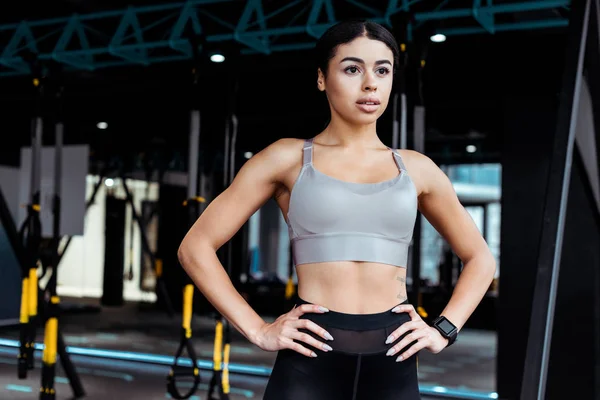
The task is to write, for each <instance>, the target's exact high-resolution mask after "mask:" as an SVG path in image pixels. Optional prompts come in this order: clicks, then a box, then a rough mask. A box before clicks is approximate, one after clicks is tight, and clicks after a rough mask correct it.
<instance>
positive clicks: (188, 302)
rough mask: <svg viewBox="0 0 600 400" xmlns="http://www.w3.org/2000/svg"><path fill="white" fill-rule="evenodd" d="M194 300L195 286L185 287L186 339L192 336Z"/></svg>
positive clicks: (184, 317)
mask: <svg viewBox="0 0 600 400" xmlns="http://www.w3.org/2000/svg"><path fill="white" fill-rule="evenodd" d="M193 300H194V285H185V287H184V288H183V323H182V326H183V329H185V337H187V338H188V339H189V338H190V337H191V336H192V325H191V324H192V301H193Z"/></svg>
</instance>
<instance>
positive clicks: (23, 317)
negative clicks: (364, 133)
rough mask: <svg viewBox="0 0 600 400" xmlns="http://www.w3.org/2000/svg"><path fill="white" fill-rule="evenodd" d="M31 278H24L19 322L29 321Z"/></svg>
mask: <svg viewBox="0 0 600 400" xmlns="http://www.w3.org/2000/svg"><path fill="white" fill-rule="evenodd" d="M28 299H29V278H23V288H22V289H21V314H20V318H19V322H21V323H22V324H26V323H27V322H29V304H27V303H28V301H27V300H28Z"/></svg>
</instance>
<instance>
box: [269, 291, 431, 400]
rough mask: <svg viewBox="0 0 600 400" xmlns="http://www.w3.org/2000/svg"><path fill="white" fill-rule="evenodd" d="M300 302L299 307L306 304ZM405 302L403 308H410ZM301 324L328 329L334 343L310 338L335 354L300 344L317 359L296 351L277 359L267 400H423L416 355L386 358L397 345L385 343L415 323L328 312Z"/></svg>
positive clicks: (390, 316)
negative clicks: (312, 324)
mask: <svg viewBox="0 0 600 400" xmlns="http://www.w3.org/2000/svg"><path fill="white" fill-rule="evenodd" d="M307 303H308V302H306V301H304V300H302V299H300V300H299V301H298V302H297V303H296V304H297V305H300V304H307ZM407 303H408V302H407V301H406V302H404V303H403V304H407ZM301 318H307V319H310V320H312V321H314V322H315V323H316V324H317V325H319V326H320V327H322V328H324V329H326V330H327V331H328V332H329V333H330V334H331V336H333V339H334V340H333V341H328V340H325V339H323V338H321V337H319V336H317V335H316V334H314V333H312V332H310V331H308V330H305V329H300V331H302V332H305V333H308V334H309V335H311V336H313V337H314V338H316V339H317V340H319V341H321V342H322V343H327V344H329V345H330V346H331V347H332V348H333V351H329V352H325V351H323V350H321V349H315V348H314V347H312V346H311V345H309V344H307V343H305V342H300V341H297V342H298V343H301V344H302V345H303V346H304V347H306V348H308V349H311V350H313V351H314V352H315V353H317V357H316V358H312V357H307V356H305V355H302V354H300V353H298V352H296V351H294V350H289V349H284V350H280V351H279V352H278V353H277V358H276V360H275V365H274V366H273V372H272V373H271V377H270V378H269V382H268V383H267V387H266V389H265V395H264V397H263V400H372V399H377V400H392V399H393V400H420V399H421V397H420V395H419V384H418V379H417V363H416V357H417V355H416V354H415V355H413V356H411V357H410V358H408V359H407V360H404V361H399V362H396V358H398V356H399V355H400V354H402V353H403V352H404V351H406V349H408V347H410V346H411V345H412V344H413V343H414V342H413V343H411V344H409V345H408V346H407V347H405V348H404V349H402V350H401V351H400V352H399V353H396V354H395V355H393V356H386V355H385V353H386V352H387V351H388V349H389V348H390V347H392V346H393V345H394V344H396V343H397V342H398V341H399V340H401V338H399V339H397V340H396V341H394V343H390V344H385V340H386V338H387V337H388V336H389V334H390V333H392V332H393V331H394V330H395V329H397V328H398V327H399V326H400V325H402V324H403V323H405V322H408V321H410V317H409V316H408V314H406V313H402V314H396V313H393V312H391V311H389V310H388V311H384V312H381V313H376V314H345V313H339V312H335V311H329V312H326V313H323V314H319V313H306V314H303V315H302V317H301Z"/></svg>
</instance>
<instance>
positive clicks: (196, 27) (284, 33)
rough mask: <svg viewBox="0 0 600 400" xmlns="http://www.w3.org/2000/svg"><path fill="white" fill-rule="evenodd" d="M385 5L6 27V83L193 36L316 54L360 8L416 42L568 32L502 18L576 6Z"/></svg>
mask: <svg viewBox="0 0 600 400" xmlns="http://www.w3.org/2000/svg"><path fill="white" fill-rule="evenodd" d="M284 3H285V4H284ZM386 3H387V4H386V5H385V7H384V8H375V7H374V6H372V5H370V4H368V3H367V1H366V0H339V1H333V0H295V1H288V2H266V1H263V0H245V1H242V2H240V1H239V0H237V1H236V0H189V1H186V2H179V3H176V2H171V3H165V4H161V5H152V6H143V7H129V8H126V9H123V10H115V11H106V12H98V13H91V14H82V15H78V14H74V15H71V16H68V17H64V18H53V19H46V20H37V21H21V22H18V23H14V24H4V25H0V46H1V47H0V77H7V76H15V75H27V74H30V73H31V68H30V64H29V63H28V62H26V61H25V60H26V59H27V57H24V55H25V54H30V55H31V54H33V55H35V56H36V57H35V58H36V59H38V60H40V61H47V60H53V61H56V62H58V63H61V64H62V65H64V66H65V69H76V70H89V71H94V70H98V69H101V68H107V67H113V66H122V65H145V66H146V65H150V64H153V63H161V62H172V61H178V60H185V59H191V58H192V57H193V54H194V52H193V49H192V46H191V45H190V41H189V40H188V39H187V38H188V37H189V36H190V35H193V36H194V35H195V36H197V37H201V38H202V39H203V41H204V42H205V43H207V44H210V45H212V46H218V45H219V44H222V45H225V44H226V43H227V42H229V43H235V44H237V45H241V46H242V53H246V54H248V53H261V54H271V53H273V52H281V51H297V50H304V49H309V48H312V47H313V46H314V43H315V41H316V39H317V38H319V37H320V35H322V33H323V32H324V31H325V30H326V29H327V28H328V27H330V26H331V25H332V24H334V23H336V22H337V21H338V19H337V18H339V17H338V14H341V13H340V10H339V8H340V7H344V8H345V9H348V8H354V10H355V11H356V12H360V13H361V14H362V15H363V16H364V17H365V18H369V19H371V20H373V21H376V22H379V23H381V24H384V25H385V26H387V27H389V28H391V27H392V21H393V20H394V19H393V17H394V16H395V15H396V14H398V13H406V14H407V15H410V22H409V24H408V26H407V31H408V32H407V39H408V41H410V40H411V38H412V35H413V34H414V33H417V32H419V29H422V27H423V25H424V23H425V22H428V21H451V22H453V23H452V24H442V25H440V27H439V29H438V31H437V33H443V34H445V35H446V36H456V35H477V34H488V35H489V34H497V33H500V32H507V31H522V30H533V29H547V28H561V27H565V26H567V25H568V20H567V19H566V18H564V17H561V16H560V14H558V13H556V14H552V13H548V17H547V18H543V19H535V20H520V21H519V22H502V18H501V17H502V15H503V14H515V13H527V12H530V11H540V10H553V9H560V8H564V9H567V10H568V8H569V6H570V0H524V1H511V2H502V3H499V4H495V3H494V2H493V1H492V0H473V2H472V6H471V7H469V8H451V6H452V5H453V4H452V3H453V2H452V0H445V1H442V2H439V3H438V5H437V7H435V8H433V9H431V10H427V11H419V12H416V11H415V10H414V8H415V6H418V5H420V6H422V5H423V3H424V2H423V1H422V0H388V1H387V2H386ZM419 3H421V4H419ZM274 4H277V6H275V5H274ZM420 10H422V7H421V8H420ZM448 25H449V26H448ZM442 26H447V27H446V28H442Z"/></svg>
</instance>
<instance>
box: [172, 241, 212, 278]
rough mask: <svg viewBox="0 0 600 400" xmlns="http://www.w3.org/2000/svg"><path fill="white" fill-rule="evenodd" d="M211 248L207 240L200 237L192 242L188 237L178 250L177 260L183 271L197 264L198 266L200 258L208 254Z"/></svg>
mask: <svg viewBox="0 0 600 400" xmlns="http://www.w3.org/2000/svg"><path fill="white" fill-rule="evenodd" d="M209 248H210V246H208V244H207V241H206V240H204V239H202V238H198V237H194V238H193V240H192V238H191V237H190V236H189V235H188V236H186V237H185V238H184V239H183V240H182V241H181V243H180V244H179V248H178V249H177V259H178V260H179V263H180V264H181V266H182V267H183V269H185V270H187V269H188V268H190V267H192V266H194V265H195V264H198V263H199V260H198V258H199V257H200V256H201V255H202V254H206V252H207V251H208V249H209ZM196 266H197V265H196Z"/></svg>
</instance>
